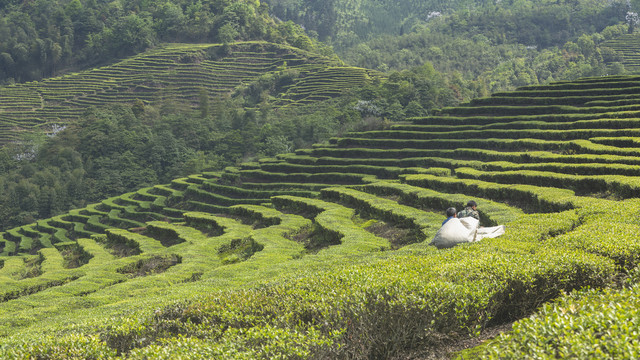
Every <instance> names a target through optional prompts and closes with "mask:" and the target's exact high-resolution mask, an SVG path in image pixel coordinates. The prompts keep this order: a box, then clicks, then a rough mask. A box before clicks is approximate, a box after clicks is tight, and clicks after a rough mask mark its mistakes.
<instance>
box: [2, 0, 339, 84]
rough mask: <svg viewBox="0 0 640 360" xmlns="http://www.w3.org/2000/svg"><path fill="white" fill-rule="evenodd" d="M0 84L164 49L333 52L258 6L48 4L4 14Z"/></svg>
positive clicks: (68, 0) (72, 0)
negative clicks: (267, 45) (266, 45)
mask: <svg viewBox="0 0 640 360" xmlns="http://www.w3.org/2000/svg"><path fill="white" fill-rule="evenodd" d="M0 34H2V38H3V42H2V44H0V83H12V82H14V81H15V82H24V81H30V80H37V79H41V78H43V77H49V76H52V75H55V74H57V73H58V72H60V71H64V69H65V68H68V67H74V68H77V67H78V66H83V67H86V66H89V65H91V66H95V65H96V64H104V63H107V62H110V61H113V60H117V59H119V58H122V57H125V56H129V55H133V54H136V53H139V52H141V51H144V50H145V49H148V48H150V47H153V46H155V45H158V44H160V43H164V42H192V43H225V44H226V43H229V42H233V41H237V40H268V41H272V42H278V43H285V44H291V45H293V46H296V47H299V48H303V49H306V50H311V49H318V50H321V51H325V52H327V50H326V49H325V47H324V46H321V45H318V44H317V42H314V41H313V40H311V39H309V38H308V37H307V35H305V34H304V31H303V30H302V29H301V28H300V27H299V26H297V25H295V24H293V23H287V24H286V25H283V24H280V25H276V24H275V22H274V21H273V20H272V19H271V18H270V17H269V14H268V13H267V8H266V7H265V6H261V5H260V4H259V2H254V1H233V2H229V1H224V0H207V1H203V2H201V1H198V2H194V1H190V0H175V1H145V0H139V1H138V0H136V1H127V2H126V3H112V2H96V1H83V2H81V1H78V0H47V1H38V2H37V3H31V2H26V3H25V2H13V3H11V4H7V5H5V6H2V7H0Z"/></svg>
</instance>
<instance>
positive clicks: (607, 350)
mask: <svg viewBox="0 0 640 360" xmlns="http://www.w3.org/2000/svg"><path fill="white" fill-rule="evenodd" d="M309 81H310V82H311V81H315V80H313V78H311V79H310V80H309ZM297 86H298V87H297V90H296V93H302V91H301V89H304V83H300V84H299V85H297ZM292 89H293V88H292ZM639 93H640V77H638V76H617V77H599V78H585V79H581V80H576V81H571V82H557V83H553V84H551V85H548V86H530V87H524V88H520V89H518V90H517V91H514V92H508V93H499V94H495V95H494V96H492V97H489V98H483V99H477V100H474V101H473V102H471V103H469V104H465V105H464V106H459V107H452V108H445V109H443V110H442V111H441V112H440V113H438V114H435V115H433V116H429V117H416V118H409V119H407V120H406V121H404V122H397V123H393V124H392V125H391V126H390V127H389V128H388V129H385V130H376V131H364V132H353V133H348V134H346V135H344V136H342V137H339V138H333V139H332V140H331V141H330V142H329V143H323V144H317V145H315V146H314V147H313V148H311V149H304V150H297V151H296V152H295V153H290V154H282V155H279V156H277V157H276V158H269V159H262V160H261V161H260V162H256V163H245V164H243V165H242V166H240V167H235V168H227V169H226V170H225V171H224V172H209V173H203V174H198V175H192V176H189V177H185V178H180V179H175V180H173V181H172V182H171V183H170V184H164V185H156V186H152V187H148V188H144V189H140V190H138V191H136V192H132V193H128V194H123V195H121V196H116V197H113V198H110V199H106V200H103V201H102V202H100V203H97V204H92V205H90V206H87V207H86V208H82V209H77V210H73V211H71V212H69V213H67V214H63V215H60V216H56V217H53V218H50V219H45V220H41V221H38V222H37V223H34V224H30V225H26V226H22V227H20V228H14V229H8V230H6V231H4V232H3V233H1V234H0V235H1V236H2V242H1V245H0V248H1V249H2V250H1V251H2V253H1V254H2V258H1V260H2V268H0V283H1V284H2V286H1V287H0V291H1V294H0V299H2V302H0V334H1V335H2V340H1V342H2V344H3V346H2V348H0V351H1V352H2V355H3V357H5V358H11V357H13V358H24V357H25V354H29V355H30V356H33V357H38V356H40V357H45V356H49V357H51V358H68V357H74V356H75V357H77V358H99V357H102V358H116V357H118V356H120V357H123V358H131V359H143V358H166V359H169V358H178V357H181V358H194V359H195V358H215V357H221V358H238V359H246V358H278V357H280V358H293V359H295V358H305V359H306V358H356V359H364V358H394V357H401V356H409V355H408V354H414V355H416V354H417V355H416V356H421V355H423V356H424V357H427V356H431V355H434V354H440V356H446V357H450V356H453V354H451V353H448V351H450V350H451V349H453V350H460V349H462V348H464V347H466V346H465V345H460V344H459V343H458V341H460V340H462V339H467V338H475V337H478V336H479V337H480V338H482V337H484V336H486V335H484V334H485V333H490V332H491V330H492V329H493V328H494V327H496V326H500V325H503V324H507V323H509V322H512V321H516V320H519V319H523V318H527V317H528V316H530V315H531V314H533V313H535V312H536V310H537V309H538V308H539V307H540V306H541V305H542V304H545V303H548V302H549V301H551V300H553V299H556V298H561V299H562V300H561V301H559V302H557V303H555V305H554V304H551V305H547V306H545V307H544V309H543V311H542V312H540V313H537V315H535V316H534V317H532V318H530V319H527V320H523V321H521V322H518V323H516V325H515V326H514V328H515V329H518V330H517V331H514V332H513V333H512V334H511V335H506V336H503V337H500V338H499V339H497V340H494V341H493V342H490V343H488V344H486V345H484V346H482V347H480V348H476V349H473V350H472V351H473V353H471V355H470V356H482V357H487V358H490V357H492V356H493V357H496V358H497V357H502V356H507V357H509V358H527V357H534V356H539V357H541V358H555V357H556V356H560V357H578V358H584V357H585V356H586V357H590V358H610V357H611V356H613V355H612V354H615V356H613V357H620V358H633V357H634V354H635V352H636V351H637V349H638V347H637V346H634V345H633V344H632V345H631V346H627V347H623V346H621V344H626V343H627V340H626V339H627V338H625V336H629V335H628V334H632V333H637V331H638V329H637V326H636V325H635V324H636V323H634V322H627V320H628V319H635V318H637V306H634V305H633V304H635V303H634V302H635V301H637V300H636V299H637V296H638V295H637V294H638V291H639V290H640V288H639V287H638V275H637V274H638V273H637V270H634V269H636V267H637V265H638V262H639V261H640V242H639V238H638V235H637V234H638V230H640V220H638V219H637V216H635V214H636V213H637V212H638V211H639V210H640V202H638V200H637V199H636V198H637V197H639V195H640V181H638V175H639V174H640V149H639V148H640V146H638V144H639V142H638V138H640V136H638V132H639V130H638V122H639V121H640V120H638V119H639V118H640V104H639V103H638V101H637V98H638V94H639ZM469 199H474V200H476V201H477V202H478V204H479V211H480V214H481V222H482V224H483V225H485V226H492V225H495V224H505V225H506V227H507V233H506V234H505V235H503V236H501V237H498V238H496V239H488V240H483V241H481V242H478V243H472V244H467V245H461V246H458V247H455V248H452V249H448V250H436V249H435V248H433V247H431V246H429V245H428V243H429V241H430V240H431V238H432V237H433V235H434V234H435V232H436V231H437V230H438V228H439V227H440V224H441V222H442V221H443V220H444V215H443V210H444V209H445V208H447V207H449V206H456V207H458V208H460V207H461V206H462V205H463V204H465V203H466V201H467V200H469ZM583 288H591V289H593V290H588V291H585V290H582V291H578V292H577V293H574V294H572V295H571V296H566V295H565V294H567V293H568V292H571V291H573V290H578V289H583ZM601 288H605V289H607V290H606V292H603V293H599V292H598V290H597V289H601ZM602 304H607V306H611V307H612V308H614V309H619V312H617V313H616V312H608V313H606V315H607V316H600V317H598V316H596V315H597V314H600V313H599V309H601V308H602V306H603V305H602ZM612 304H613V305H612ZM576 306H579V307H580V309H584V310H581V311H577V310H575V309H576ZM572 309H573V310H572ZM589 314H592V316H589ZM567 316H572V317H573V318H575V319H576V320H575V322H573V321H571V320H570V319H569V320H566V321H564V320H565V319H566V317H567ZM554 319H556V320H557V319H562V320H563V321H559V320H558V321H554ZM578 321H583V322H581V324H583V323H584V321H589V323H588V324H589V325H588V328H589V329H592V331H589V332H585V331H574V330H573V329H574V328H573V326H574V325H575V324H576V323H577V322H578ZM616 321H620V322H624V324H625V326H617V327H615V326H611V325H610V324H612V322H613V323H616ZM584 326H586V325H584ZM557 333H562V334H566V335H565V336H563V337H558V336H556V335H555V334H557ZM578 333H580V334H581V335H580V336H577V335H575V334H578ZM571 334H574V335H571ZM532 339H533V340H532ZM594 344H598V346H597V347H596V346H594ZM447 349H448V350H447ZM556 351H561V352H556ZM558 354H560V355H558ZM465 358H468V355H466V354H465Z"/></svg>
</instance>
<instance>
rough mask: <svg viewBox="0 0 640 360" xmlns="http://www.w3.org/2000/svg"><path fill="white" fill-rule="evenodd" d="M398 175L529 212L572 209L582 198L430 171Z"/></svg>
mask: <svg viewBox="0 0 640 360" xmlns="http://www.w3.org/2000/svg"><path fill="white" fill-rule="evenodd" d="M401 178H402V180H403V182H405V183H407V184H409V185H413V186H417V187H423V188H427V189H437V190H439V191H446V192H451V193H460V194H465V195H467V196H476V197H481V198H486V199H490V200H493V201H499V202H505V203H508V204H513V206H517V207H519V208H521V209H523V210H525V211H529V212H558V211H563V210H567V209H572V208H574V207H575V206H579V205H580V204H582V203H584V201H585V200H582V199H580V198H577V197H575V194H574V192H573V191H571V190H566V189H557V188H546V187H538V186H531V185H505V184H496V183H493V182H486V181H480V180H471V179H454V178H444V177H438V176H433V175H405V176H402V177H401Z"/></svg>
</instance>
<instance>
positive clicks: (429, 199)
mask: <svg viewBox="0 0 640 360" xmlns="http://www.w3.org/2000/svg"><path fill="white" fill-rule="evenodd" d="M361 189H362V190H363V191H366V192H368V193H372V194H376V195H380V196H388V195H395V196H399V199H398V202H401V203H403V204H408V205H411V206H412V207H416V208H422V209H439V210H442V211H444V209H446V208H448V207H451V206H453V207H456V208H457V209H462V208H464V206H466V203H467V202H468V201H469V200H470V198H469V196H467V195H462V194H449V193H442V192H437V191H434V190H431V189H425V188H421V187H416V186H411V185H408V184H400V183H395V182H384V181H381V182H377V183H373V184H368V185H364V186H362V187H361ZM473 200H475V201H476V202H477V203H478V212H479V213H480V222H481V224H483V225H485V226H494V225H498V224H505V223H508V222H511V221H514V220H515V219H516V218H518V217H520V216H521V215H523V214H524V213H523V212H522V210H520V209H518V208H515V207H511V206H507V205H504V204H502V203H499V202H495V201H491V200H487V199H479V198H473Z"/></svg>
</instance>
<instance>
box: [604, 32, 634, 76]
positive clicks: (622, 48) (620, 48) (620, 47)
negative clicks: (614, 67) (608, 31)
mask: <svg viewBox="0 0 640 360" xmlns="http://www.w3.org/2000/svg"><path fill="white" fill-rule="evenodd" d="M602 46H606V47H609V48H611V49H613V50H614V51H615V52H616V53H617V54H616V55H618V56H619V58H616V59H615V60H618V61H619V62H620V63H622V65H624V68H625V70H627V71H629V72H638V71H640V50H639V49H640V34H626V35H622V36H620V37H617V38H615V39H611V40H609V41H606V42H604V43H603V44H602ZM612 62H613V61H612Z"/></svg>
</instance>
